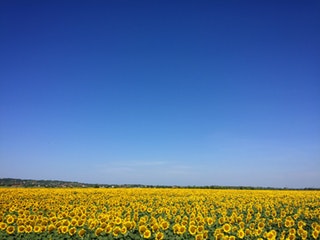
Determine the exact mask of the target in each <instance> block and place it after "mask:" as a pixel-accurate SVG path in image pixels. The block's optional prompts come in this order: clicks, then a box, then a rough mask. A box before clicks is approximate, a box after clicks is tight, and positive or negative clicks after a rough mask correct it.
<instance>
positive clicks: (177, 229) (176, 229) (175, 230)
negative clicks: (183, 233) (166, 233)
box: [172, 223, 180, 233]
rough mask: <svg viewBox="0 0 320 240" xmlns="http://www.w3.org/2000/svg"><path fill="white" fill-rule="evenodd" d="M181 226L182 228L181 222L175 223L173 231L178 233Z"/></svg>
mask: <svg viewBox="0 0 320 240" xmlns="http://www.w3.org/2000/svg"><path fill="white" fill-rule="evenodd" d="M179 228H180V224H179V223H176V224H174V225H173V227H172V229H173V232H174V233H178V231H179Z"/></svg>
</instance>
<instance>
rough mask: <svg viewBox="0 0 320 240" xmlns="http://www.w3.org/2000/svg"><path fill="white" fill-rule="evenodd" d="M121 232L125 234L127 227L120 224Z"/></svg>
mask: <svg viewBox="0 0 320 240" xmlns="http://www.w3.org/2000/svg"><path fill="white" fill-rule="evenodd" d="M121 234H122V235H125V234H127V227H126V226H122V228H121Z"/></svg>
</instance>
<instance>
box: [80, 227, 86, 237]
mask: <svg viewBox="0 0 320 240" xmlns="http://www.w3.org/2000/svg"><path fill="white" fill-rule="evenodd" d="M85 234H86V230H84V229H83V228H81V229H80V230H79V231H78V235H79V237H81V238H83V237H84V235H85Z"/></svg>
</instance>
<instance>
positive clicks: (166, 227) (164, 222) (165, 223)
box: [160, 221, 170, 230]
mask: <svg viewBox="0 0 320 240" xmlns="http://www.w3.org/2000/svg"><path fill="white" fill-rule="evenodd" d="M160 226H161V228H162V229H163V230H167V229H168V228H169V226H170V224H169V222H167V221H163V222H162V223H161V225H160Z"/></svg>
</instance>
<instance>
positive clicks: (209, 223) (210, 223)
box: [207, 217, 213, 226]
mask: <svg viewBox="0 0 320 240" xmlns="http://www.w3.org/2000/svg"><path fill="white" fill-rule="evenodd" d="M207 224H208V225H209V226H211V225H212V224H213V219H212V218H211V217H208V218H207Z"/></svg>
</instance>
